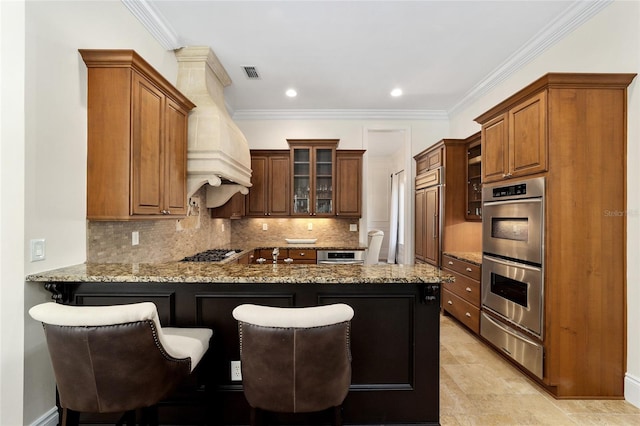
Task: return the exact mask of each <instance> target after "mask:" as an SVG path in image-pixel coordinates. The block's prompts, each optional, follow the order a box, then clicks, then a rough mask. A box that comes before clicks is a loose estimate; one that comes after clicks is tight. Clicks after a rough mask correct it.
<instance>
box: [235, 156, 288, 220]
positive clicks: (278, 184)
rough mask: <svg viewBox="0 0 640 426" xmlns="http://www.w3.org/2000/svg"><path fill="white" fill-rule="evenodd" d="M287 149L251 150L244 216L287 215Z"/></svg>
mask: <svg viewBox="0 0 640 426" xmlns="http://www.w3.org/2000/svg"><path fill="white" fill-rule="evenodd" d="M289 162H290V157H289V151H287V150H252V151H251V171H252V173H251V183H252V185H253V186H252V187H251V188H250V189H249V194H248V195H247V196H246V200H245V201H246V215H247V216H263V217H264V216H288V215H289V212H290V210H289V191H290V190H289V188H290V184H291V178H290V176H291V174H290V172H289Z"/></svg>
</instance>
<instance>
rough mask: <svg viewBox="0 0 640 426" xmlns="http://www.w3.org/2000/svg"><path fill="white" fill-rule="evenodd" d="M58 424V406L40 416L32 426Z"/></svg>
mask: <svg viewBox="0 0 640 426" xmlns="http://www.w3.org/2000/svg"><path fill="white" fill-rule="evenodd" d="M57 424H58V407H52V408H51V409H50V410H49V411H47V412H46V413H44V414H43V415H41V416H40V417H38V418H37V419H36V420H35V421H34V422H33V423H31V425H30V426H56V425H57Z"/></svg>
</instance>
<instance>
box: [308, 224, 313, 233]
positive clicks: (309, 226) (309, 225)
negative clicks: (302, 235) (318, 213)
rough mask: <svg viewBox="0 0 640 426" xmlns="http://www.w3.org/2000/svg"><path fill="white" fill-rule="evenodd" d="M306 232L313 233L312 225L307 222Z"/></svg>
mask: <svg viewBox="0 0 640 426" xmlns="http://www.w3.org/2000/svg"><path fill="white" fill-rule="evenodd" d="M307 230H309V231H313V223H311V222H309V223H308V224H307Z"/></svg>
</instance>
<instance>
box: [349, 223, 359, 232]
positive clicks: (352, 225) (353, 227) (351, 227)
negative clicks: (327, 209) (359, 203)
mask: <svg viewBox="0 0 640 426" xmlns="http://www.w3.org/2000/svg"><path fill="white" fill-rule="evenodd" d="M349 231H351V232H358V224H357V223H350V224H349Z"/></svg>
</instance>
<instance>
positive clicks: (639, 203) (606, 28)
mask: <svg viewBox="0 0 640 426" xmlns="http://www.w3.org/2000/svg"><path fill="white" fill-rule="evenodd" d="M554 71H555V72H620V73H638V72H640V3H639V2H636V1H634V2H626V1H616V2H613V3H612V4H611V5H609V6H607V7H606V8H605V9H604V10H602V11H601V12H600V13H599V14H598V15H596V16H595V17H593V18H592V19H591V20H589V21H588V22H586V23H585V24H583V25H582V26H581V27H580V28H578V29H576V30H575V31H574V32H572V33H571V34H569V35H568V36H567V37H566V38H564V39H563V40H561V41H560V42H559V43H557V44H556V45H555V46H553V47H551V48H550V49H548V50H547V51H546V52H544V53H543V54H542V55H541V56H539V57H538V58H536V59H535V60H534V61H532V62H531V63H529V64H528V65H526V66H525V67H523V68H522V69H521V70H520V71H519V72H517V73H516V74H515V75H513V76H511V77H510V78H509V79H507V80H505V81H504V82H503V83H501V84H500V85H499V86H497V87H496V88H495V89H494V90H493V91H491V92H490V93H488V94H486V95H485V96H483V97H482V98H481V99H479V100H478V101H477V102H475V103H474V104H473V105H470V106H469V107H468V108H466V109H465V110H464V111H460V112H459V113H457V114H456V115H455V116H454V117H451V133H452V134H451V136H452V137H464V136H466V135H468V134H470V132H472V131H474V130H477V129H479V126H478V125H477V123H474V122H473V119H474V118H475V117H477V116H479V115H480V114H482V113H484V112H485V111H487V110H488V109H490V108H491V107H493V106H494V105H496V104H498V103H500V102H501V101H502V100H504V99H505V98H507V97H508V96H510V95H511V94H513V93H515V92H516V91H518V90H520V89H521V88H523V87H524V86H526V85H527V84H529V83H531V82H532V81H534V80H536V79H537V78H539V77H541V76H542V75H544V74H545V73H547V72H554ZM639 79H640V77H636V78H635V80H634V81H633V83H632V84H631V85H630V86H629V89H628V119H627V122H628V134H627V138H628V142H627V163H628V166H627V188H628V191H627V211H628V215H627V306H628V308H627V336H628V337H627V376H626V381H625V398H626V399H627V400H628V401H629V402H631V403H633V404H634V405H636V406H639V407H640V339H638V335H639V334H640V310H638V309H637V307H638V306H639V305H640V245H638V243H637V241H639V240H640V192H638V190H637V187H638V184H640V168H638V164H639V163H640V146H639V142H640V120H638V117H639V116H640V82H639ZM603 285H606V283H603Z"/></svg>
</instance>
